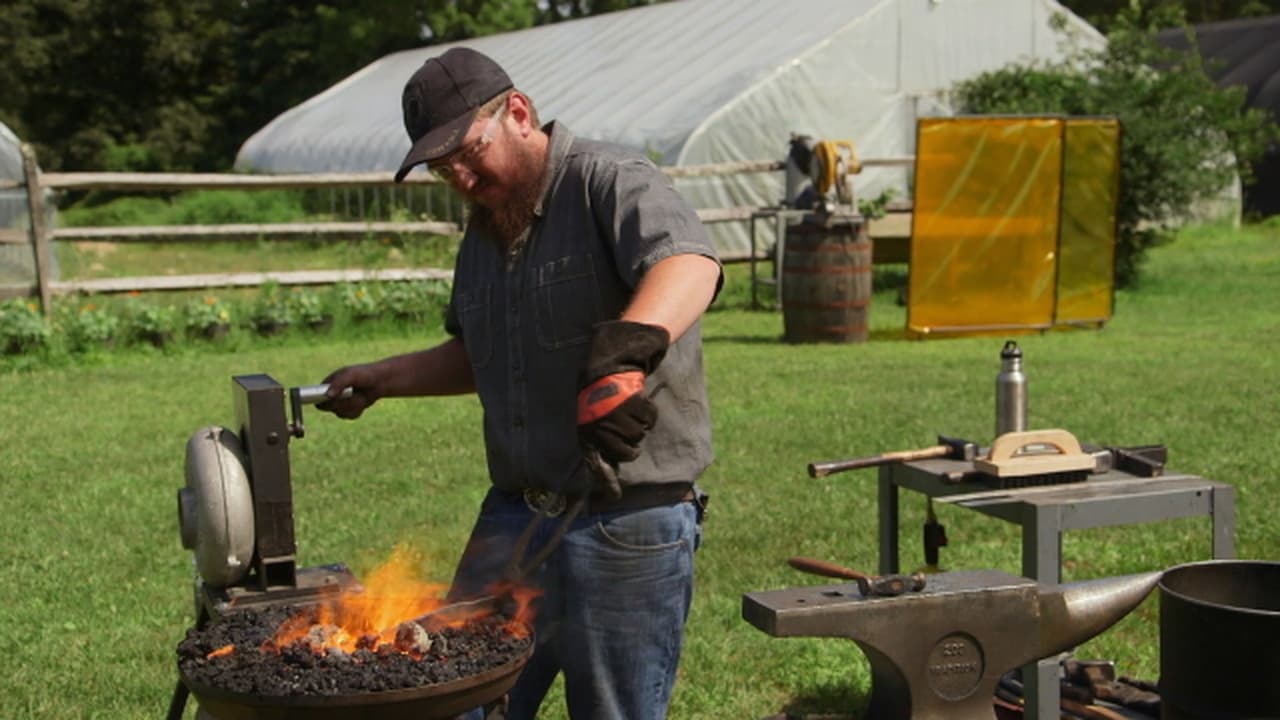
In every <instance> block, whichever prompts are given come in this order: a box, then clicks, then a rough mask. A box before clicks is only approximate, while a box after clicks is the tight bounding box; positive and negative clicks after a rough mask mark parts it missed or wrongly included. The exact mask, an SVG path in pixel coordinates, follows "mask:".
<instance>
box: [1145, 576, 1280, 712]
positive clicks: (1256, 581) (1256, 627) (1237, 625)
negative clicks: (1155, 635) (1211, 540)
mask: <svg viewBox="0 0 1280 720" xmlns="http://www.w3.org/2000/svg"><path fill="white" fill-rule="evenodd" d="M1159 588H1160V698H1161V717H1162V718H1163V719H1164V720H1173V719H1181V718H1202V719H1213V720H1219V719H1220V720H1236V719H1240V720H1243V719H1244V718H1280V651H1278V650H1277V647H1280V563H1277V562H1262V561H1247V560H1214V561H1209V562H1202V563H1191V564H1188V565H1179V566H1178V567H1175V568H1171V569H1169V570H1167V571H1165V573H1164V575H1163V577H1161V579H1160V584H1159Z"/></svg>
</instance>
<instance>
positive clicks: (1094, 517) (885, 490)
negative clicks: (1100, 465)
mask: <svg viewBox="0 0 1280 720" xmlns="http://www.w3.org/2000/svg"><path fill="white" fill-rule="evenodd" d="M972 471H973V464H972V463H970V462H964V461H957V460H923V461H919V462H911V463H892V464H889V465H883V466H881V468H880V480H879V506H880V573H881V574H889V573H896V572H898V571H899V567H898V488H906V489H908V490H915V491H916V492H920V493H924V494H925V495H927V496H929V497H931V498H940V499H941V500H940V501H941V502H945V503H949V504H953V505H959V506H960V507H966V508H969V509H971V510H976V511H978V512H980V513H983V514H985V515H990V516H992V517H996V518H1000V519H1002V520H1007V521H1009V522H1012V523H1016V524H1018V525H1021V526H1022V575H1023V576H1024V577H1027V578H1030V579H1032V580H1036V581H1038V582H1041V583H1052V584H1056V583H1060V582H1061V580H1062V533H1063V532H1064V531H1066V530H1082V529H1087V528H1098V527H1108V526H1114V525H1128V524H1136V523H1145V522H1154V521H1157V520H1171V519H1175V518H1184V517H1197V516H1203V515H1208V516H1209V517H1210V518H1211V520H1212V523H1213V539H1212V550H1213V557H1214V558H1233V557H1235V541H1234V538H1235V488H1234V487H1232V486H1231V485H1228V484H1226V483H1222V482H1216V481H1213V480H1206V479H1204V478H1201V477H1197V476H1195V475H1182V474H1165V475H1163V476H1161V477H1155V478H1141V477H1137V476H1134V475H1129V474H1128V473H1123V472H1118V471H1111V472H1107V473H1102V474H1099V475H1094V476H1092V477H1090V479H1089V480H1087V481H1085V482H1077V483H1066V484H1062V485H1043V486H1038V487H1030V488H1018V489H1012V490H1003V491H994V490H988V489H986V488H984V486H983V485H982V484H981V483H978V482H959V481H957V480H956V479H957V478H962V477H963V476H964V475H965V474H967V473H972ZM1022 672H1023V685H1024V688H1025V697H1026V714H1025V717H1026V718H1027V719H1028V720H1038V719H1041V718H1044V719H1047V718H1057V717H1059V714H1060V702H1061V699H1060V698H1059V693H1058V668H1057V661H1056V660H1053V659H1050V660H1042V661H1040V662H1039V663H1033V664H1029V665H1026V666H1024V667H1023V669H1022Z"/></svg>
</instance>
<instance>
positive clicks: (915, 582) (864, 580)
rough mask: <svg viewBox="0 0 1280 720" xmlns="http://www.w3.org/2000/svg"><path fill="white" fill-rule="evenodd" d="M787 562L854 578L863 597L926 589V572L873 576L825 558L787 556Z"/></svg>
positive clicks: (828, 574) (799, 567)
mask: <svg viewBox="0 0 1280 720" xmlns="http://www.w3.org/2000/svg"><path fill="white" fill-rule="evenodd" d="M787 564H789V565H790V566H791V567H793V568H795V569H797V570H803V571H804V572H807V573H813V574H814V575H822V576H824V577H833V578H843V579H845V580H853V581H854V582H856V583H858V590H859V592H861V593H862V596H863V597H871V596H872V595H877V596H880V597H893V596H895V595H901V594H903V593H905V592H919V591H921V590H923V589H924V573H916V574H914V575H880V576H878V577H877V576H872V575H866V574H864V573H860V572H858V571H857V570H851V569H850V568H847V567H842V566H840V565H836V564H834V563H829V562H826V561H824V560H815V559H813V558H807V557H800V556H796V557H790V558H787Z"/></svg>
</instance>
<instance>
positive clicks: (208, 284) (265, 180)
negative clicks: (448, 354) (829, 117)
mask: <svg viewBox="0 0 1280 720" xmlns="http://www.w3.org/2000/svg"><path fill="white" fill-rule="evenodd" d="M22 155H23V164H24V177H25V182H15V181H9V180H5V181H0V190H7V189H15V188H25V189H27V190H28V192H27V198H28V209H29V217H30V219H31V227H30V228H29V230H28V231H22V230H15V229H0V245H25V244H30V245H31V247H32V250H33V253H34V257H35V267H36V272H35V282H34V284H20V285H0V299H2V298H6V297H30V296H32V295H36V296H39V298H40V303H41V305H42V307H43V308H44V311H45V313H46V314H48V313H50V312H51V302H50V300H51V298H52V296H54V295H62V294H67V293H76V292H87V293H115V292H132V291H156V290H189V289H203V288H213V287H254V286H258V285H262V284H264V283H266V282H276V283H279V284H282V285H307V284H331V283H337V282H350V281H360V280H409V279H448V278H450V277H452V273H451V272H450V271H448V270H441V269H435V268H428V269H408V268H405V269H392V270H380V271H371V270H308V271H294V272H256V273H219V274H198V275H176V276H154V277H124V278H107V279H96V280H78V281H60V280H54V279H53V278H52V277H51V272H50V268H51V259H52V252H53V248H52V243H53V242H55V241H75V242H200V241H222V240H236V239H252V238H258V237H268V238H271V239H279V240H291V239H302V238H316V237H325V238H333V239H337V238H340V237H360V236H365V235H368V234H371V233H398V234H416V233H427V234H440V235H457V234H458V233H460V232H461V227H460V226H459V224H457V223H453V222H441V221H430V222H340V221H334V222H323V223H246V224H224V225H163V226H120V227H70V228H54V229H49V228H47V227H45V224H44V220H43V218H44V206H43V204H44V192H45V191H46V190H63V191H67V190H111V191H123V192H130V191H133V192H142V191H162V192H171V191H181V190H233V189H234V190H262V189H287V190H299V189H323V188H328V189H335V188H344V189H353V188H357V189H370V188H373V189H378V188H392V189H394V188H396V187H397V185H396V184H395V183H394V182H393V180H392V175H391V173H389V172H362V173H309V174H293V175H247V174H234V173H231V174H223V173H108V172H52V173H42V172H40V171H39V168H38V166H37V164H36V160H35V154H34V151H33V150H32V149H31V147H30V146H29V145H25V144H24V145H23V146H22ZM913 160H914V158H912V157H887V158H868V159H864V160H863V161H862V164H863V166H868V167H874V166H893V165H909V164H910V163H911V162H913ZM784 167H785V166H784V163H783V162H782V161H773V160H765V161H745V162H729V163H714V164H707V165H692V166H679V167H665V168H662V170H663V172H664V173H666V174H667V175H668V176H669V177H672V178H680V177H709V176H717V175H736V174H742V173H762V172H776V171H779V170H782V169H784ZM440 184H441V183H440V181H439V180H438V179H437V178H435V177H434V176H433V175H431V174H430V173H426V172H415V173H411V174H410V175H409V176H408V177H406V178H405V180H404V182H403V183H402V184H401V186H409V187H421V186H433V185H437V186H438V185H440ZM760 210H761V208H759V207H753V206H747V207H728V208H704V209H700V210H698V211H697V213H698V218H699V219H700V220H701V221H702V222H703V223H722V222H733V221H741V220H748V219H750V218H751V216H752V214H753V213H757V212H759V211H760ZM873 229H874V225H873ZM739 259H740V260H742V261H746V260H750V259H751V258H747V257H744V258H739ZM764 259H767V258H764Z"/></svg>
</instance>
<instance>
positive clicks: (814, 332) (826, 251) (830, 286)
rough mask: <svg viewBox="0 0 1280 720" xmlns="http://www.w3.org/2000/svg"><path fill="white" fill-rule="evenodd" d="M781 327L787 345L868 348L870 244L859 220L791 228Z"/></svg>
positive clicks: (784, 270) (784, 265) (785, 257)
mask: <svg viewBox="0 0 1280 720" xmlns="http://www.w3.org/2000/svg"><path fill="white" fill-rule="evenodd" d="M786 232H787V235H786V240H785V245H784V246H783V250H782V324H783V328H784V332H785V337H786V340H787V342H793V343H804V342H866V340H867V310H868V307H869V306H870V305H871V239H870V236H869V235H868V234H867V226H866V223H864V222H863V221H862V220H861V219H860V218H859V219H832V220H831V221H829V222H827V223H814V222H809V221H806V222H800V223H797V224H794V225H788V226H787V230H786Z"/></svg>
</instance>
